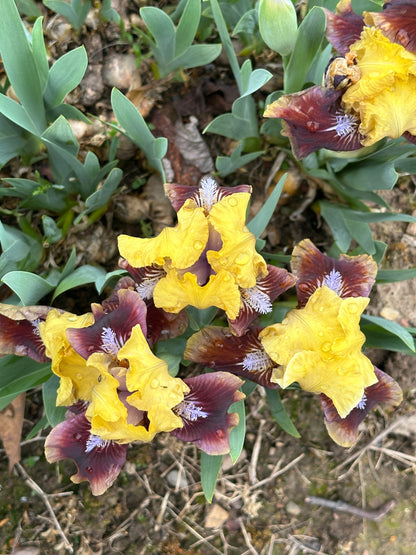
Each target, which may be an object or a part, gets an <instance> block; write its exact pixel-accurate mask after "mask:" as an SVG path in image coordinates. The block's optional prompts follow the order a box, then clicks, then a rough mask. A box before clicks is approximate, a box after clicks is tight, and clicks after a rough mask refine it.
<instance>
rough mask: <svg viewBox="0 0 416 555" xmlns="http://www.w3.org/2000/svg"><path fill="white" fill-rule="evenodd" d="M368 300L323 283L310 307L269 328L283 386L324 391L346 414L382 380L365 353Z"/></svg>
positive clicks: (267, 345) (265, 335)
mask: <svg viewBox="0 0 416 555" xmlns="http://www.w3.org/2000/svg"><path fill="white" fill-rule="evenodd" d="M368 302H369V299H368V298H364V297H349V298H347V299H342V298H341V297H339V296H338V295H337V294H336V293H335V292H334V291H332V290H331V289H329V288H328V287H326V286H323V287H320V288H318V289H317V290H316V291H315V292H314V293H313V295H312V296H311V297H310V298H309V300H308V302H307V304H306V306H305V307H304V308H302V309H295V310H291V311H290V312H289V313H288V314H287V316H286V318H285V319H284V320H283V322H282V323H281V324H275V325H274V326H269V327H268V328H265V329H264V330H263V331H262V333H261V334H260V337H261V342H262V344H263V347H264V349H265V350H266V352H267V353H268V354H269V356H270V357H271V358H272V359H273V360H274V361H275V362H276V363H278V364H280V365H282V368H280V369H279V371H278V372H276V374H275V375H274V381H276V382H277V383H279V385H281V386H282V387H288V386H289V385H290V384H292V383H293V382H298V383H299V385H300V386H301V387H302V388H303V389H305V390H306V391H310V392H312V393H324V394H325V395H327V396H328V397H329V398H330V399H332V401H333V403H334V405H335V408H336V409H337V411H338V414H339V415H340V416H341V417H342V418H345V417H346V416H347V415H348V414H349V412H350V411H351V410H352V409H353V408H354V407H355V406H357V404H358V403H359V402H360V400H361V399H362V397H363V394H364V389H365V388H366V387H369V386H370V385H373V384H375V383H376V382H377V378H376V375H375V373H374V367H373V365H372V363H371V361H370V360H369V359H368V358H367V357H366V356H365V355H364V354H363V353H362V352H361V348H362V345H363V344H364V341H365V336H364V334H363V333H362V332H361V331H360V328H359V321H360V316H361V314H362V312H363V311H364V309H365V308H366V306H367V304H368Z"/></svg>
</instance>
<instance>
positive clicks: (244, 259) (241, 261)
mask: <svg viewBox="0 0 416 555" xmlns="http://www.w3.org/2000/svg"><path fill="white" fill-rule="evenodd" d="M249 260H250V257H249V255H248V254H246V253H241V254H239V255H238V256H237V258H236V259H235V263H236V264H239V265H240V266H243V265H244V264H247V262H248V261H249Z"/></svg>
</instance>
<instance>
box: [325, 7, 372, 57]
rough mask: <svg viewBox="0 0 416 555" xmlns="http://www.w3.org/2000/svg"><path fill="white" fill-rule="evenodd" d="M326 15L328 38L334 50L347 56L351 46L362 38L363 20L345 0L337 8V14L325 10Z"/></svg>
mask: <svg viewBox="0 0 416 555" xmlns="http://www.w3.org/2000/svg"><path fill="white" fill-rule="evenodd" d="M324 11H325V14H326V37H327V39H328V40H329V42H330V43H331V44H332V45H333V46H334V48H335V49H336V50H337V51H338V52H339V53H340V54H343V55H345V54H346V53H347V52H348V50H349V48H350V46H351V44H352V43H353V42H355V41H356V40H358V39H359V38H360V34H361V31H362V30H363V23H364V22H363V18H362V16H360V15H357V14H356V13H355V12H354V11H353V10H352V7H351V1H350V0H343V1H342V2H340V3H339V4H338V6H337V11H336V13H333V12H331V11H330V10H327V9H326V8H324Z"/></svg>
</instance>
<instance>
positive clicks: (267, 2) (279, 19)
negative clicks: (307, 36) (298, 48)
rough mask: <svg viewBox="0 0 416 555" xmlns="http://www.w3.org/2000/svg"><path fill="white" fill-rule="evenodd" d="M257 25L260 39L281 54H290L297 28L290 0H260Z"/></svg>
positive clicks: (294, 12)
mask: <svg viewBox="0 0 416 555" xmlns="http://www.w3.org/2000/svg"><path fill="white" fill-rule="evenodd" d="M259 27H260V34H261V36H262V39H263V40H264V42H265V43H266V44H267V46H268V47H269V48H271V49H272V50H274V51H275V52H278V53H279V54H280V55H281V56H287V55H288V54H290V53H291V52H292V50H293V48H294V46H295V42H296V35H297V30H298V25H297V18H296V10H295V6H294V5H293V3H292V1H291V0H260V3H259Z"/></svg>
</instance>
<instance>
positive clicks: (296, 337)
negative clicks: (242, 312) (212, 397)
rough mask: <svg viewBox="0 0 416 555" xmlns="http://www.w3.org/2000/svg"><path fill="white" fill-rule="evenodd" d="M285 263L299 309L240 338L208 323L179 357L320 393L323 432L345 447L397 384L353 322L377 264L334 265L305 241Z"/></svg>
mask: <svg viewBox="0 0 416 555" xmlns="http://www.w3.org/2000/svg"><path fill="white" fill-rule="evenodd" d="M291 266H292V272H293V274H294V275H295V277H296V278H297V282H296V288H297V294H298V301H299V304H298V308H296V309H293V310H291V311H289V313H288V314H287V316H286V318H285V319H284V320H283V322H282V323H281V324H275V325H272V326H268V327H267V328H264V329H263V330H262V329H261V328H250V329H249V330H247V332H246V333H245V334H244V335H242V336H240V337H235V336H233V335H232V333H231V332H230V330H228V329H227V328H220V327H215V326H209V327H208V328H204V329H203V330H201V331H199V332H198V333H196V334H195V335H193V336H192V337H191V338H190V339H189V340H188V342H187V348H186V351H185V358H188V359H189V360H192V361H194V362H198V363H200V364H203V365H206V366H209V367H211V368H212V369H213V370H226V371H227V372H232V373H234V374H236V375H239V376H241V377H242V378H244V379H250V380H251V381H254V382H256V383H258V384H260V385H263V386H264V387H267V388H272V387H278V386H280V387H283V388H284V387H288V386H289V385H291V384H292V383H294V382H296V383H298V384H299V385H300V386H301V387H302V388H303V389H305V390H306V391H310V392H313V393H317V394H320V399H321V403H322V406H323V409H324V412H325V424H326V426H327V429H328V432H329V435H330V436H331V437H332V439H333V440H334V441H336V442H337V443H338V444H340V445H343V446H350V445H352V444H354V443H355V442H356V441H357V439H358V426H359V424H360V423H361V421H362V420H363V419H364V418H365V416H366V415H367V414H368V412H369V411H370V410H371V409H373V408H374V407H375V406H377V405H382V406H385V407H387V408H391V407H393V406H396V405H398V404H399V403H400V401H401V398H402V394H401V390H400V387H399V386H398V385H397V383H396V382H395V381H394V380H393V379H392V378H390V377H389V376H387V375H386V374H384V372H382V371H381V370H379V369H378V368H375V367H374V366H373V364H372V363H371V362H370V360H369V359H368V358H367V357H366V356H365V355H364V353H363V352H362V346H363V343H364V340H365V337H364V335H363V333H362V332H361V331H360V328H359V320H360V316H361V313H362V312H363V310H364V309H365V308H366V306H367V304H368V301H369V299H368V295H369V293H370V290H371V287H372V285H373V284H374V281H375V277H376V273H377V265H376V263H375V262H374V260H373V259H372V258H371V256H368V255H359V256H347V255H341V256H340V257H339V259H338V260H336V259H334V258H331V257H329V256H326V255H325V254H323V253H321V252H320V251H319V250H318V249H317V248H316V247H315V245H314V244H313V243H312V242H311V241H310V240H309V239H305V240H304V241H302V242H301V243H299V244H298V245H297V246H296V247H295V249H294V251H293V254H292V263H291Z"/></svg>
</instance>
